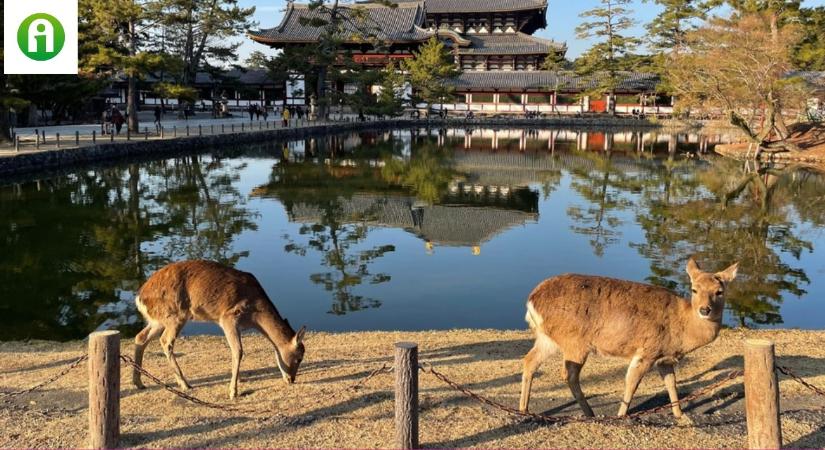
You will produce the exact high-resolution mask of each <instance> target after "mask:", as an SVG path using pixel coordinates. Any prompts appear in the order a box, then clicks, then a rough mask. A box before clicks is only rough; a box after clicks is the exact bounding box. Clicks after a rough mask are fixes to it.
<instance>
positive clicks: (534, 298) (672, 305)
mask: <svg viewBox="0 0 825 450" xmlns="http://www.w3.org/2000/svg"><path fill="white" fill-rule="evenodd" d="M690 317H691V315H690V302H689V301H688V300H686V299H683V298H681V297H679V296H678V295H676V294H674V293H673V292H670V291H668V290H667V289H664V288H660V287H656V286H651V285H647V284H641V283H635V282H631V281H625V280H617V279H613V278H605V277H597V276H587V275H574V274H567V275H561V276H558V277H554V278H550V279H548V280H546V281H544V282H543V283H541V284H540V285H539V286H538V287H536V289H535V290H533V292H532V293H531V294H530V299H529V301H528V315H527V319H528V321H529V322H531V326H533V327H534V328H536V330H537V331H539V332H541V333H544V334H545V335H547V336H548V337H550V338H551V339H552V340H553V341H554V342H555V343H556V344H557V345H558V346H559V347H561V348H562V350H563V351H565V353H567V352H568V351H570V352H575V353H578V354H586V353H589V352H590V351H596V352H598V353H600V354H604V355H609V356H621V357H632V356H634V355H637V354H639V353H646V354H649V355H650V356H651V357H656V358H658V357H665V356H675V357H677V358H678V357H680V356H681V355H682V354H684V353H686V352H687V351H690V350H692V348H688V347H691V346H692V345H693V338H694V337H693V334H696V333H695V330H694V332H691V328H692V326H693V325H694V324H688V323H686V321H688V320H690V319H689V318H690ZM697 325H698V326H700V327H705V326H706V325H704V324H697ZM702 333H704V331H703V332H702ZM713 337H715V334H714V335H713ZM713 337H712V338H713ZM712 338H711V339H710V340H712ZM710 340H708V342H710ZM706 343H707V342H704V344H706ZM704 344H702V345H704Z"/></svg>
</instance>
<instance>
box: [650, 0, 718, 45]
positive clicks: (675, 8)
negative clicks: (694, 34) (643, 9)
mask: <svg viewBox="0 0 825 450" xmlns="http://www.w3.org/2000/svg"><path fill="white" fill-rule="evenodd" d="M644 2H645V3H649V2H653V3H656V4H657V5H659V6H661V7H662V8H663V9H662V12H660V13H659V15H658V16H656V17H655V18H654V19H653V20H652V21H650V23H648V24H647V25H645V28H646V29H647V33H648V41H649V42H650V44H651V48H652V49H653V50H655V51H656V52H658V53H671V52H673V53H676V54H678V53H680V52H682V51H683V50H684V48H685V43H686V40H687V34H688V33H689V32H690V31H692V30H694V29H695V28H696V26H697V25H696V24H697V19H704V18H705V15H706V12H707V6H706V5H705V4H703V3H701V2H700V1H699V0H644Z"/></svg>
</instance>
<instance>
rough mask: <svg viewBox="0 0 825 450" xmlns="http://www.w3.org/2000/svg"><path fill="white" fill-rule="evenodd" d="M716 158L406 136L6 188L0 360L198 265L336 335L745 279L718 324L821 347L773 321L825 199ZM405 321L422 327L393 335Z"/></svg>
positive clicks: (810, 281)
mask: <svg viewBox="0 0 825 450" xmlns="http://www.w3.org/2000/svg"><path fill="white" fill-rule="evenodd" d="M726 139H728V137H727V136H723V135H717V136H699V135H695V136H694V135H681V136H680V135H674V136H671V135H666V134H657V133H655V132H650V131H622V132H616V133H596V132H592V131H582V130H580V131H574V130H461V129H456V130H423V129H421V130H400V131H395V132H387V133H378V134H362V135H346V136H335V137H329V138H324V139H307V140H302V141H295V142H289V143H270V144H266V145H259V146H253V147H244V148H239V149H224V150H219V151H213V152H211V153H210V154H208V155H189V156H184V157H177V158H171V159H166V160H160V161H149V162H140V163H133V164H127V165H118V166H115V167H109V168H95V169H90V170H76V171H72V172H71V173H67V174H65V175H59V176H54V177H50V178H48V179H40V180H34V179H32V180H21V181H19V182H17V183H14V184H7V185H5V186H3V187H0V286H2V287H0V299H2V300H0V309H2V313H3V314H1V315H0V327H1V329H2V331H0V339H19V338H25V337H38V338H52V339H71V338H77V337H81V336H83V335H85V334H86V333H87V332H88V331H90V330H93V329H95V328H96V327H98V326H99V325H100V324H101V323H104V322H105V323H106V325H108V326H116V327H120V328H122V329H124V330H126V331H130V332H131V331H134V327H136V321H137V316H136V313H135V311H134V309H133V306H132V305H131V300H132V298H133V295H134V292H135V290H136V289H137V287H138V286H140V284H141V283H142V282H143V280H145V279H146V277H147V276H148V275H149V274H151V273H152V272H153V271H154V270H156V269H157V268H159V267H161V266H163V265H164V264H167V263H168V262H171V261H176V260H180V259H193V258H205V259H212V260H217V261H221V262H224V263H226V264H230V265H238V266H241V267H242V268H243V270H248V271H252V272H254V273H255V274H256V275H257V276H258V277H259V279H261V280H262V283H263V284H264V287H265V288H267V289H268V290H270V291H271V290H280V291H285V292H286V293H288V294H290V295H288V296H287V295H285V296H284V297H285V298H284V299H280V300H279V301H280V302H281V303H279V308H284V309H286V310H287V311H292V312H294V313H295V314H301V315H302V316H303V317H304V318H306V321H308V322H310V325H311V326H312V325H314V326H315V328H324V329H333V330H338V329H353V328H355V329H369V328H376V329H378V328H381V329H421V328H432V327H436V328H439V327H446V328H450V327H459V326H461V327H474V326H478V327H501V328H513V327H519V326H522V324H521V317H520V316H519V314H520V310H519V311H516V309H518V308H517V307H514V306H513V305H514V304H515V305H520V304H521V303H522V302H523V298H524V296H525V295H526V293H527V292H529V289H530V288H532V286H533V285H535V283H536V282H538V281H540V280H541V279H542V278H545V277H546V276H550V275H553V274H555V273H560V272H564V271H572V270H575V271H586V272H591V273H600V274H605V275H613V276H621V277H623V278H632V279H637V280H648V281H649V282H652V283H654V284H658V285H662V286H666V287H668V288H671V289H676V290H680V291H683V292H684V291H686V290H687V288H688V286H689V284H688V280H687V275H686V274H685V273H684V271H683V267H684V262H685V260H686V258H687V257H688V256H689V255H692V254H695V255H697V257H698V258H699V259H700V260H701V261H705V262H706V264H713V265H716V266H722V265H725V264H728V263H730V262H732V261H734V260H739V261H741V262H742V265H741V269H740V278H739V281H738V282H737V283H735V284H734V285H733V286H732V288H731V289H732V291H731V293H730V295H729V300H730V304H729V313H728V317H727V321H728V323H729V324H730V325H746V326H752V325H777V324H782V323H785V322H787V325H790V326H797V325H800V324H802V326H806V327H811V326H815V327H819V328H821V327H822V326H823V325H825V323H820V324H818V325H811V322H810V314H809V315H808V316H807V317H806V316H805V315H804V314H803V315H798V314H797V315H790V316H789V315H788V313H787V310H786V308H785V306H784V305H785V304H786V303H787V302H790V301H793V302H795V303H794V305H796V304H797V303H798V302H800V301H801V302H816V301H817V300H816V299H817V295H821V294H822V293H825V286H822V285H821V283H820V284H817V279H818V278H821V277H818V278H817V277H816V276H814V275H813V274H814V273H816V271H821V270H825V268H823V267H822V263H821V261H822V258H821V257H820V258H818V259H816V258H814V259H813V260H812V259H810V258H806V255H815V254H816V253H817V252H821V250H820V247H821V245H820V244H822V243H823V240H825V239H823V237H822V235H821V233H817V232H816V230H817V228H818V227H821V226H822V225H823V224H825V197H823V192H825V179H823V176H822V175H821V174H819V173H817V172H814V171H811V170H807V169H803V168H796V167H781V166H758V167H757V166H753V165H752V164H751V165H748V164H743V163H739V162H734V161H729V160H724V159H720V158H715V157H713V156H712V154H710V150H712V147H713V145H714V144H715V143H717V142H722V141H725V140H726ZM273 205H274V206H277V207H278V208H282V209H281V210H280V211H282V212H279V210H278V209H274V210H273V209H272V208H271V206H273ZM280 214H284V217H283V219H282V218H281V216H280ZM259 228H260V229H261V230H260V231H261V233H257V231H258V230H259ZM273 231H274V232H275V233H274V235H273ZM273 239H274V243H275V247H274V248H272V247H271V246H262V245H260V244H259V243H261V242H269V241H270V240H273ZM561 247H563V248H564V249H565V250H564V251H565V252H566V253H563V254H558V253H556V252H554V251H552V250H550V249H555V248H561ZM456 250H458V251H456ZM488 250H489V251H488ZM467 258H469V259H467ZM617 261H619V262H618V263H617ZM278 267H286V268H288V270H284V269H278ZM812 271H813V272H812ZM482 273H483V274H487V275H486V276H481V275H479V274H482ZM296 275H297V276H296ZM444 277H448V278H449V279H450V280H451V281H450V283H451V284H450V285H449V287H448V285H446V284H444V282H443V281H439V280H443V279H444ZM502 296H504V297H502ZM795 297H800V298H801V300H797V299H796V298H795ZM412 299H415V300H412ZM790 299H793V300H790ZM402 300H403V301H405V302H408V303H409V302H413V301H414V302H416V304H417V307H416V309H415V310H414V311H411V310H409V309H405V310H404V311H405V312H404V314H393V311H394V310H395V308H397V307H398V306H397V304H398V302H401V301H402ZM470 303H472V304H483V305H485V307H484V309H483V310H480V311H478V313H477V314H475V315H469V316H468V315H467V314H464V313H463V312H462V311H465V310H466V306H467V305H468V304H470ZM429 305H431V306H436V305H437V306H438V307H439V308H440V311H441V314H440V316H441V317H439V319H442V320H443V322H439V321H437V320H436V321H433V320H432V317H431V316H432V315H429V316H428V314H427V308H428V306H429ZM318 308H322V309H318ZM794 308H798V307H797V306H794ZM816 308H819V309H818V310H820V311H821V308H822V305H819V306H812V307H808V310H809V311H812V310H815V309H816ZM368 311H374V312H373V313H370V314H376V313H378V314H381V316H380V317H381V319H380V321H376V319H374V317H376V316H374V315H370V314H367V312H368ZM324 312H326V313H328V314H326V315H325V316H326V317H328V318H327V319H324V318H321V317H320V316H319V315H318V314H319V313H321V314H322V315H323V313H324ZM335 318H338V319H337V320H338V321H337V322H336V321H334V320H335ZM313 320H314V321H315V322H314V323H313Z"/></svg>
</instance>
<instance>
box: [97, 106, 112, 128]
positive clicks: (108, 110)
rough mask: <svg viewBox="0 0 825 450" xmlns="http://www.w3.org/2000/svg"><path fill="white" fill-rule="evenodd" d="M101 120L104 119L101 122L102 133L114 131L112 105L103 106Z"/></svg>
mask: <svg viewBox="0 0 825 450" xmlns="http://www.w3.org/2000/svg"><path fill="white" fill-rule="evenodd" d="M101 120H102V123H101V130H100V132H101V133H102V134H109V133H111V132H112V107H111V106H109V105H106V107H105V108H103V116H102V117H101Z"/></svg>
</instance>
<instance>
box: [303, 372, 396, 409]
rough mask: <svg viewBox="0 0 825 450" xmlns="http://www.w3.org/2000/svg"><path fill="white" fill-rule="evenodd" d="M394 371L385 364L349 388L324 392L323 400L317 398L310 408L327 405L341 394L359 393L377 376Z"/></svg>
mask: <svg viewBox="0 0 825 450" xmlns="http://www.w3.org/2000/svg"><path fill="white" fill-rule="evenodd" d="M393 370H394V369H393V368H392V366H390V365H389V363H384V364H382V365H381V367H378V368H377V369H374V370H372V371H370V372H369V373H368V374H367V375H366V376H364V377H363V378H361V379H360V380H358V381H356V382H354V383H352V384H351V385H349V386H347V387H345V388H343V389H340V390H337V391H333V392H322V393H321V395H322V397H321V398H316V399H315V401H314V402H312V403H311V404H310V408H312V407H315V406H317V405H320V404H321V403H325V402H328V401H330V400H334V399H336V398H338V397H339V396H341V394H344V393H346V392H351V391H357V390H358V389H360V388H361V387H363V386H364V385H366V384H367V383H368V382H369V381H370V380H372V379H373V378H375V377H376V376H378V375H381V374H385V373H392V371H393Z"/></svg>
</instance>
